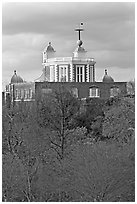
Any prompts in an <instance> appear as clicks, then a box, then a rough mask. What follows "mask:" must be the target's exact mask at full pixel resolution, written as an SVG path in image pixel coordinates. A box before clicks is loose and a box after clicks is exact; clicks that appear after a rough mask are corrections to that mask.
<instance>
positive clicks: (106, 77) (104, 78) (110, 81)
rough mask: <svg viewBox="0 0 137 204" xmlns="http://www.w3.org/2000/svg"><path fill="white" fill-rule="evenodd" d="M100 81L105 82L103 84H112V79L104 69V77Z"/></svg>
mask: <svg viewBox="0 0 137 204" xmlns="http://www.w3.org/2000/svg"><path fill="white" fill-rule="evenodd" d="M102 81H103V82H105V83H112V82H114V79H113V78H112V77H111V76H109V75H108V74H107V70H106V69H105V75H104V77H103V79H102Z"/></svg>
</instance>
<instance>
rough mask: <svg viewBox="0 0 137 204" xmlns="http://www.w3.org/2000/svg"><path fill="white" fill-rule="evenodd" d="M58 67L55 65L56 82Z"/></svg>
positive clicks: (56, 79)
mask: <svg viewBox="0 0 137 204" xmlns="http://www.w3.org/2000/svg"><path fill="white" fill-rule="evenodd" d="M57 72H58V67H57V65H55V82H57V81H58V73H57Z"/></svg>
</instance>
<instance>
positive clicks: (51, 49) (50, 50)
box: [45, 42, 55, 52]
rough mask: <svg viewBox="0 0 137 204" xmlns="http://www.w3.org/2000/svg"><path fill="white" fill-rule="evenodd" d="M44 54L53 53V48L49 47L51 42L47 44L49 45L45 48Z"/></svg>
mask: <svg viewBox="0 0 137 204" xmlns="http://www.w3.org/2000/svg"><path fill="white" fill-rule="evenodd" d="M45 51H46V52H55V50H54V48H53V47H52V46H51V42H49V45H48V46H47V47H46V48H45Z"/></svg>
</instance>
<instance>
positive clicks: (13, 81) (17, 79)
mask: <svg viewBox="0 0 137 204" xmlns="http://www.w3.org/2000/svg"><path fill="white" fill-rule="evenodd" d="M16 83H23V79H22V78H21V77H20V76H18V75H17V74H16V70H15V71H14V75H13V76H12V78H11V84H16Z"/></svg>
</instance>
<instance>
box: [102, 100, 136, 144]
mask: <svg viewBox="0 0 137 204" xmlns="http://www.w3.org/2000/svg"><path fill="white" fill-rule="evenodd" d="M110 104H111V107H109V108H108V109H106V112H105V120H104V123H103V136H104V137H106V138H108V139H113V140H115V141H118V142H119V143H125V142H129V141H130V140H131V139H132V138H133V137H134V129H135V115H134V113H135V105H134V103H132V102H131V101H129V100H127V99H126V98H123V99H122V98H121V99H113V103H112V102H111V103H110Z"/></svg>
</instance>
